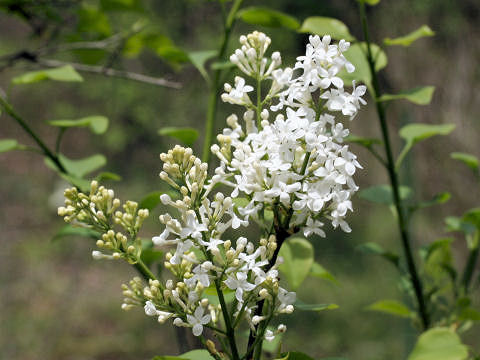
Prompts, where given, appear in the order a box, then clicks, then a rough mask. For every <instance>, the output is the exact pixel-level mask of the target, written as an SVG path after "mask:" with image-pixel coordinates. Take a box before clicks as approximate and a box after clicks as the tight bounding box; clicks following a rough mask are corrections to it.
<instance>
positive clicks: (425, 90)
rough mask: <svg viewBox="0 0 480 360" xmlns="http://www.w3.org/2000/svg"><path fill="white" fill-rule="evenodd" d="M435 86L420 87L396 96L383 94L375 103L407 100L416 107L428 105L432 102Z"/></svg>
mask: <svg viewBox="0 0 480 360" xmlns="http://www.w3.org/2000/svg"><path fill="white" fill-rule="evenodd" d="M434 91H435V86H422V87H417V88H415V89H411V90H405V91H401V92H399V93H398V94H384V95H382V96H380V97H379V98H378V99H377V101H390V100H399V99H403V100H408V101H410V102H412V103H414V104H417V105H428V104H430V102H431V101H432V96H433V92H434Z"/></svg>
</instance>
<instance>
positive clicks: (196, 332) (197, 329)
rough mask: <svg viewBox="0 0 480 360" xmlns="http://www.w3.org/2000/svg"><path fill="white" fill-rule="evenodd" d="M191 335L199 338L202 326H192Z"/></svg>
mask: <svg viewBox="0 0 480 360" xmlns="http://www.w3.org/2000/svg"><path fill="white" fill-rule="evenodd" d="M192 331H193V335H195V336H200V335H202V332H203V326H202V325H201V324H196V325H194V326H193V329H192Z"/></svg>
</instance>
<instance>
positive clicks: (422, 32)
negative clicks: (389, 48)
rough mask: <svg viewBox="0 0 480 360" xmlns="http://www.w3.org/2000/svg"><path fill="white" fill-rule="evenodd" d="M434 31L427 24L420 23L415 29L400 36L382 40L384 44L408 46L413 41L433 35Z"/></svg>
mask: <svg viewBox="0 0 480 360" xmlns="http://www.w3.org/2000/svg"><path fill="white" fill-rule="evenodd" d="M433 35H435V33H434V32H433V31H432V29H430V27H428V25H422V26H421V27H419V28H418V29H417V30H415V31H412V32H411V33H409V34H407V35H405V36H401V37H398V38H395V39H390V38H386V39H385V40H383V43H384V44H385V45H400V46H410V45H411V44H412V43H413V42H414V41H416V40H418V39H420V38H423V37H427V36H433Z"/></svg>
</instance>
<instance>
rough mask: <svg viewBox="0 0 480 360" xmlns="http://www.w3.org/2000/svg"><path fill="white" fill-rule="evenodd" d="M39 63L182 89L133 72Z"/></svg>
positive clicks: (78, 65)
mask: <svg viewBox="0 0 480 360" xmlns="http://www.w3.org/2000/svg"><path fill="white" fill-rule="evenodd" d="M37 63H38V64H40V65H43V66H47V67H59V66H64V65H70V66H72V67H73V68H74V69H75V70H78V71H81V72H87V73H92V74H98V75H104V76H112V77H119V78H123V79H128V80H134V81H138V82H142V83H146V84H151V85H156V86H165V87H168V88H172V89H180V88H181V87H182V85H181V84H180V83H178V82H174V81H170V80H166V79H164V78H158V77H153V76H148V75H144V74H139V73H135V72H131V71H123V70H117V69H112V68H104V67H103V66H94V65H85V64H78V63H71V62H66V61H60V60H52V59H37Z"/></svg>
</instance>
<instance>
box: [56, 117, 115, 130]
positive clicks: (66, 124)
mask: <svg viewBox="0 0 480 360" xmlns="http://www.w3.org/2000/svg"><path fill="white" fill-rule="evenodd" d="M47 124H49V125H52V126H57V127H62V128H70V127H87V126H88V127H89V128H90V130H91V131H92V132H93V133H94V134H103V133H104V132H105V131H107V129H108V118H106V117H105V116H100V115H94V116H87V117H84V118H81V119H77V120H49V121H47Z"/></svg>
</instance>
